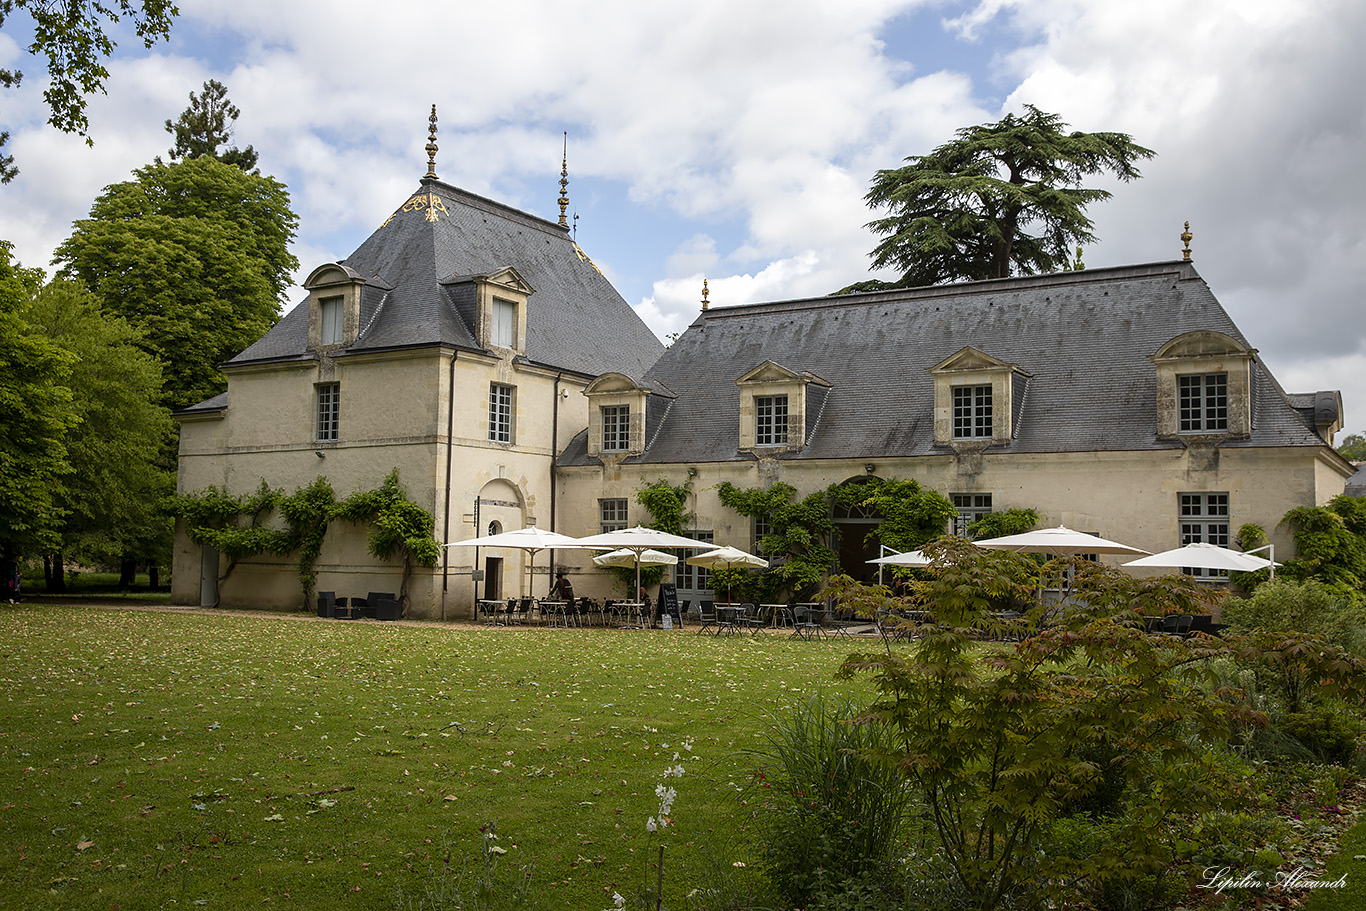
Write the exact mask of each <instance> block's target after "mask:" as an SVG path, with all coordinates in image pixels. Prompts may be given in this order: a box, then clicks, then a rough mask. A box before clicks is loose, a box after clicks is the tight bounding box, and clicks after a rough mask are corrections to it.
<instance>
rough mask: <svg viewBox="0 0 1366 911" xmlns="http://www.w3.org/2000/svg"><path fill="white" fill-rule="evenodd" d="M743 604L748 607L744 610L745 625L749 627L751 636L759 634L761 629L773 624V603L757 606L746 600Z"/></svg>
mask: <svg viewBox="0 0 1366 911" xmlns="http://www.w3.org/2000/svg"><path fill="white" fill-rule="evenodd" d="M741 606H742V607H743V608H746V610H745V611H744V619H745V626H747V627H749V634H750V636H751V637H753V636H757V635H759V632H760V631H761V630H764V629H767V628H768V627H770V626H772V625H773V605H771V604H760V605H757V606H756V605H754V604H750V603H748V602H746V603H745V604H743V605H741Z"/></svg>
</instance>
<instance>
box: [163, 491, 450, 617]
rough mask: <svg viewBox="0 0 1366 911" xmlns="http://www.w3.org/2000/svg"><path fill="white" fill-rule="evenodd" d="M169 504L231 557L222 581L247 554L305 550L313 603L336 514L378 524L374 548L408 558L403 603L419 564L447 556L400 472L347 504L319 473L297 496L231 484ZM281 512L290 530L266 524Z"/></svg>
mask: <svg viewBox="0 0 1366 911" xmlns="http://www.w3.org/2000/svg"><path fill="white" fill-rule="evenodd" d="M168 508H169V511H170V513H171V514H172V515H174V516H176V517H177V518H180V519H182V520H184V522H185V526H186V532H187V534H188V535H189V538H190V540H191V541H193V542H194V543H196V544H200V545H208V546H209V547H213V548H215V549H216V550H217V551H218V552H219V553H221V554H223V555H224V556H225V557H227V558H228V561H229V562H228V568H227V570H226V571H225V572H224V573H223V575H222V577H221V578H220V579H219V581H220V582H221V581H222V580H223V579H226V578H227V577H228V576H229V575H230V574H231V573H232V570H233V569H234V568H235V567H236V565H237V561H238V560H241V559H242V558H244V557H253V556H257V555H258V554H263V553H269V554H272V555H274V556H277V557H287V556H289V555H290V554H295V553H297V554H298V573H299V583H300V586H301V587H302V589H303V595H304V604H305V605H307V604H311V603H312V601H313V593H314V587H315V586H316V584H317V573H316V572H315V571H314V568H313V567H314V565H315V563H316V561H317V559H318V555H319V554H320V553H322V546H323V539H324V538H325V537H326V536H327V529H328V526H329V525H330V524H331V522H332V520H333V519H345V520H346V521H349V522H368V523H370V525H371V529H370V534H369V551H370V553H371V554H372V555H373V556H375V557H378V558H379V559H381V560H392V559H394V558H395V557H397V556H402V558H403V582H402V585H401V586H400V589H399V599H400V600H401V601H402V600H406V599H407V594H408V579H409V578H410V577H411V575H412V564H413V563H417V564H419V565H421V566H435V565H436V562H437V560H438V559H440V557H441V545H439V544H438V543H437V542H436V540H435V538H434V537H433V536H432V532H433V529H434V527H435V524H436V523H435V520H434V519H433V518H432V515H431V513H429V512H427V511H426V510H425V509H423V508H422V507H420V506H418V505H417V504H416V503H413V502H412V501H411V500H409V499H408V497H407V493H406V492H405V491H404V490H403V487H402V486H401V485H400V484H399V480H398V469H394V470H393V471H391V472H389V474H388V475H386V476H385V478H384V483H383V484H381V485H380V486H379V488H377V489H375V490H369V491H358V492H356V493H353V494H352V495H351V496H349V497H347V498H346V499H345V500H342V501H340V502H338V501H337V499H336V495H335V494H334V492H333V490H332V483H331V482H330V481H329V480H328V479H327V478H324V477H319V478H317V479H316V480H315V481H313V483H311V484H309V485H308V486H306V487H301V488H299V489H298V490H296V491H295V492H294V493H293V494H291V495H289V496H285V495H284V493H283V492H281V491H279V490H275V489H273V488H271V487H270V485H268V484H267V483H266V482H265V481H264V480H263V481H262V482H261V486H260V488H258V489H257V491H256V492H255V493H253V494H248V495H245V496H240V497H234V496H232V495H231V494H229V493H228V492H227V491H226V490H224V489H221V488H216V487H210V488H206V489H204V490H200V491H196V492H194V493H189V494H180V495H177V496H174V497H172V498H171V499H170V503H169V507H168ZM275 512H278V513H279V515H280V516H281V518H283V519H284V522H285V526H286V527H285V529H284V530H281V529H277V528H271V527H268V526H267V525H266V524H265V523H266V520H267V519H268V518H269V517H270V515H271V514H272V513H275Z"/></svg>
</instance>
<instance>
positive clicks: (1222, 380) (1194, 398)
mask: <svg viewBox="0 0 1366 911" xmlns="http://www.w3.org/2000/svg"><path fill="white" fill-rule="evenodd" d="M1176 389H1177V396H1178V404H1177V408H1178V410H1179V414H1178V415H1177V419H1178V420H1179V421H1180V423H1181V432H1182V433H1224V432H1226V431H1227V430H1228V374H1227V373H1205V374H1198V373H1197V374H1195V375H1193V376H1192V375H1178V376H1177V378H1176Z"/></svg>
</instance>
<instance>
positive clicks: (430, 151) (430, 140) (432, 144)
mask: <svg viewBox="0 0 1366 911" xmlns="http://www.w3.org/2000/svg"><path fill="white" fill-rule="evenodd" d="M427 125H428V130H427V173H426V174H425V175H424V176H426V177H431V178H433V179H435V178H436V105H432V113H431V116H430V117H428V118H427Z"/></svg>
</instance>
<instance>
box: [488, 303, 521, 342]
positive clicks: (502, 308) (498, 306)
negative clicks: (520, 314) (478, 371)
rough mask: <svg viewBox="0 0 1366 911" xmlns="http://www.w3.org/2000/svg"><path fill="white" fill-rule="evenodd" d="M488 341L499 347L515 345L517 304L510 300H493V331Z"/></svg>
mask: <svg viewBox="0 0 1366 911" xmlns="http://www.w3.org/2000/svg"><path fill="white" fill-rule="evenodd" d="M489 342H490V343H492V344H494V345H497V346H499V347H500V348H516V347H517V305H516V304H514V303H513V302H512V301H505V300H499V299H497V298H494V300H493V331H492V332H490V333H489Z"/></svg>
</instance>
